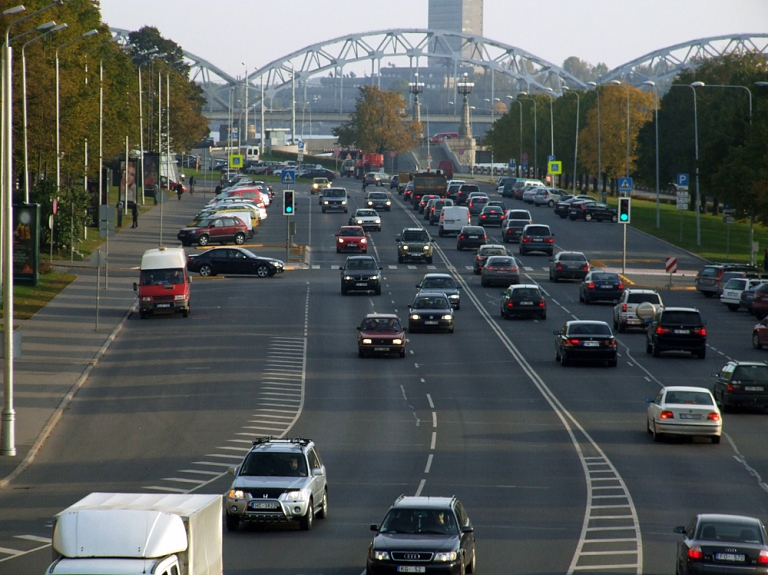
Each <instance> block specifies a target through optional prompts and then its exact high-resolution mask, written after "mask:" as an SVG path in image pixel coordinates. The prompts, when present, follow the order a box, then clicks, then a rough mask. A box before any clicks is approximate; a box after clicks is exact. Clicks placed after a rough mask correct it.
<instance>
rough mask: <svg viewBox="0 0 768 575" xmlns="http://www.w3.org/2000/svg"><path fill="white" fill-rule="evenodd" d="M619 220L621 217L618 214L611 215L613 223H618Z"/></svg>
mask: <svg viewBox="0 0 768 575" xmlns="http://www.w3.org/2000/svg"><path fill="white" fill-rule="evenodd" d="M618 221H619V218H618V216H616V215H613V216H611V222H612V223H614V224H615V223H616V222H618Z"/></svg>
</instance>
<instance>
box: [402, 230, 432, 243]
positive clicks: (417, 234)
mask: <svg viewBox="0 0 768 575" xmlns="http://www.w3.org/2000/svg"><path fill="white" fill-rule="evenodd" d="M403 241H404V242H426V241H429V239H428V237H427V232H422V231H406V232H403Z"/></svg>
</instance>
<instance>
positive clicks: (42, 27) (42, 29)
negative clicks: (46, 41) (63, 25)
mask: <svg viewBox="0 0 768 575" xmlns="http://www.w3.org/2000/svg"><path fill="white" fill-rule="evenodd" d="M54 26H56V22H54V21H53V20H51V21H50V22H46V23H45V24H40V26H38V27H37V28H35V30H37V31H38V32H45V31H46V30H50V29H51V28H53V27H54Z"/></svg>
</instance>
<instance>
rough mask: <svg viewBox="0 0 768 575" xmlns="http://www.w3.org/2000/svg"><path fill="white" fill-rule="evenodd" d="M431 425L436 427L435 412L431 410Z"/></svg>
mask: <svg viewBox="0 0 768 575" xmlns="http://www.w3.org/2000/svg"><path fill="white" fill-rule="evenodd" d="M432 427H437V413H436V412H434V411H433V412H432Z"/></svg>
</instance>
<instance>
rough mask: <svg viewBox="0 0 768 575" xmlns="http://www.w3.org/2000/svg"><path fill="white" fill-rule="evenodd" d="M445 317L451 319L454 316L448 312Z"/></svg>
mask: <svg viewBox="0 0 768 575" xmlns="http://www.w3.org/2000/svg"><path fill="white" fill-rule="evenodd" d="M443 319H449V320H450V319H453V316H452V315H451V314H449V313H447V314H445V315H444V316H443Z"/></svg>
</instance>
